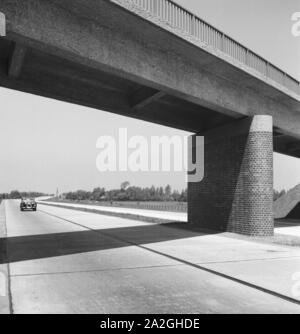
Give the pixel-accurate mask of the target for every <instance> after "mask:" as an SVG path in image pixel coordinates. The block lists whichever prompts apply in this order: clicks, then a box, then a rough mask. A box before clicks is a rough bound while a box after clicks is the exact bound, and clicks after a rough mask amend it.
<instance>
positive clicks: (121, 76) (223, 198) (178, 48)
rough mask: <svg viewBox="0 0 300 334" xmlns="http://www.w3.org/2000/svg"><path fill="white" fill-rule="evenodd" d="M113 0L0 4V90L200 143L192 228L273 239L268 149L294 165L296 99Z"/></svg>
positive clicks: (298, 122) (298, 119)
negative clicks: (1, 25) (201, 164)
mask: <svg viewBox="0 0 300 334" xmlns="http://www.w3.org/2000/svg"><path fill="white" fill-rule="evenodd" d="M117 2H118V1H104V0H84V1H83V0H74V1H68V0H60V1H58V0H47V1H46V0H27V1H26V2H24V1H21V0H0V11H1V12H3V13H4V14H5V16H6V30H7V35H6V37H4V38H0V85H1V86H3V87H6V88H10V89H14V90H19V91H23V92H27V93H31V94H36V95H40V96H44V97H49V98H54V99H57V100H62V101H65V102H70V103H75V104H80V105H84V106H88V107H92V108H96V109H100V110H105V111H108V112H113V113H117V114H120V115H125V116H128V117H133V118H137V119H141V120H146V121H149V122H154V123H158V124H162V125H166V126H169V127H174V128H178V129H182V130H186V131H190V132H193V133H197V134H201V135H205V138H206V142H205V178H204V180H203V181H202V182H200V183H195V184H194V183H193V184H190V185H189V220H190V222H192V223H196V224H198V225H201V226H205V227H208V228H214V229H217V230H223V231H224V230H230V231H234V232H238V233H244V234H252V235H270V234H272V233H273V218H272V209H271V208H272V191H273V189H272V185H273V169H272V168H273V165H272V153H273V144H274V149H275V151H277V152H281V153H284V154H289V155H292V156H295V157H300V103H299V101H300V98H299V100H298V99H296V98H295V96H294V95H293V96H292V95H289V94H288V92H286V91H284V90H282V89H279V88H278V87H277V88H276V87H274V86H272V85H271V84H270V82H267V81H266V80H265V79H264V78H260V77H259V76H258V75H257V74H255V75H254V74H253V73H250V72H249V71H245V70H244V69H242V68H241V66H239V65H238V64H237V65H236V66H235V65H234V64H232V63H228V62H226V61H225V60H224V59H222V57H216V56H215V55H212V54H210V53H209V52H207V51H206V50H202V49H200V48H199V47H196V46H195V45H193V44H192V43H189V41H187V40H185V39H184V38H182V36H178V33H177V32H174V33H172V32H170V31H167V30H165V29H163V28H162V27H161V26H158V25H156V24H154V23H153V22H151V20H150V19H149V20H150V21H147V20H145V19H142V18H140V17H138V16H137V15H136V13H131V12H129V11H128V10H125V9H124V8H122V7H120V6H118V5H117V4H116V3H117ZM120 2H121V1H120ZM20 112H21V111H20ZM260 115H268V117H264V116H263V117H260ZM272 120H273V122H274V127H272V125H271V122H272ZM241 129H243V131H242V132H241ZM273 130H274V132H273V133H272V131H273ZM273 140H274V142H273ZM217 194H218V195H217Z"/></svg>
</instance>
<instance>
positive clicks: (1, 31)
mask: <svg viewBox="0 0 300 334" xmlns="http://www.w3.org/2000/svg"><path fill="white" fill-rule="evenodd" d="M5 35H6V19H5V15H4V14H3V13H1V12H0V37H4V36H5Z"/></svg>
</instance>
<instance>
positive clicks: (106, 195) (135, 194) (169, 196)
mask: <svg viewBox="0 0 300 334" xmlns="http://www.w3.org/2000/svg"><path fill="white" fill-rule="evenodd" d="M63 197H64V198H65V199H67V200H72V201H83V200H90V201H140V202H142V201H161V202H164V201H176V202H187V190H182V191H181V192H179V191H177V190H172V188H171V186H170V185H167V186H166V187H154V186H152V187H146V188H142V187H135V186H130V184H129V182H127V181H126V182H123V183H122V184H121V187H120V189H113V190H105V188H100V187H98V188H95V189H94V190H93V191H85V190H77V191H75V192H68V193H65V194H63Z"/></svg>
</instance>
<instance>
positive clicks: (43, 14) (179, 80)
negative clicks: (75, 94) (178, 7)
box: [0, 0, 300, 138]
mask: <svg viewBox="0 0 300 334" xmlns="http://www.w3.org/2000/svg"><path fill="white" fill-rule="evenodd" d="M0 10H1V11H3V12H4V13H5V14H6V15H7V17H9V18H10V20H9V26H8V31H7V37H8V39H10V40H13V41H19V42H21V43H22V44H24V45H27V46H30V47H32V48H36V49H40V50H42V51H44V52H47V53H48V54H52V55H55V56H59V57H61V58H64V59H66V60H69V61H72V62H77V63H79V64H81V65H83V66H87V67H90V68H94V69H98V70H101V71H105V72H106V73H109V74H112V75H115V76H119V77H123V78H126V79H127V80H130V81H133V82H135V83H137V84H141V85H142V86H147V87H151V88H153V89H156V90H158V91H164V92H166V94H168V95H173V96H176V97H177V98H180V99H184V100H187V101H190V102H192V103H194V104H198V105H200V106H202V107H205V108H208V109H211V110H214V111H216V112H220V113H223V114H225V115H228V116H231V117H234V118H241V117H243V116H254V115H257V114H267V115H270V116H273V119H274V125H275V126H277V127H278V128H280V129H282V130H283V131H284V133H286V134H287V135H291V136H293V137H296V138H300V112H299V111H300V103H299V101H297V100H295V99H292V98H290V97H289V96H288V95H284V94H281V95H283V97H282V98H281V99H279V93H278V91H276V90H275V89H274V88H270V87H269V86H267V85H265V86H264V87H265V88H266V89H265V90H263V89H257V86H261V82H260V81H258V80H257V79H255V78H253V77H250V75H246V74H245V73H244V72H242V71H239V70H238V69H236V68H233V67H232V66H231V65H229V64H228V63H227V64H226V62H225V61H223V60H218V59H217V58H216V57H215V56H211V55H208V54H207V53H205V52H204V51H203V50H200V49H199V48H196V47H195V46H193V45H190V44H188V43H187V42H185V41H182V40H180V39H178V37H176V36H173V35H171V34H170V33H168V32H166V31H164V30H162V29H160V28H158V27H156V26H154V25H151V24H149V22H146V21H145V22H144V21H143V20H142V19H141V18H137V17H136V16H135V15H132V14H131V13H129V12H128V11H125V10H123V9H121V8H120V7H118V8H117V6H115V5H113V4H112V3H110V2H108V1H103V0H98V1H97V2H95V1H93V0H84V1H83V0H76V1H74V2H72V5H70V2H69V0H59V1H58V0H51V1H43V0H27V1H26V2H25V1H20V0H1V2H0ZM54 22H55V24H54ZM137 25H138V27H139V28H138V29H137ZM207 63H209V64H210V65H211V66H210V68H212V71H208V70H207ZM229 72H230V73H234V74H235V77H236V79H235V80H233V79H232V77H233V76H231V78H228V73H229ZM255 87H256V88H255ZM270 90H271V92H270ZM281 95H280V96H281ZM282 101H283V102H282ZM185 117H187V115H185ZM153 121H155V119H154V120H153ZM170 123H171V120H170ZM199 130H200V129H195V131H199Z"/></svg>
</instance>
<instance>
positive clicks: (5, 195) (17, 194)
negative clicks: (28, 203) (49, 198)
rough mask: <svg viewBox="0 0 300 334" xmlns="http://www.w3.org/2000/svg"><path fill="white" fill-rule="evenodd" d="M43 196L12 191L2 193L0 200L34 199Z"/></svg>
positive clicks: (30, 192)
mask: <svg viewBox="0 0 300 334" xmlns="http://www.w3.org/2000/svg"><path fill="white" fill-rule="evenodd" d="M40 196H45V194H43V193H40V192H37V191H19V190H12V191H11V192H10V193H2V194H0V200H3V199H20V198H35V197H40Z"/></svg>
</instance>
